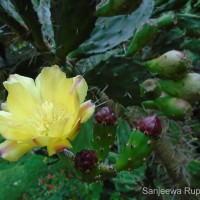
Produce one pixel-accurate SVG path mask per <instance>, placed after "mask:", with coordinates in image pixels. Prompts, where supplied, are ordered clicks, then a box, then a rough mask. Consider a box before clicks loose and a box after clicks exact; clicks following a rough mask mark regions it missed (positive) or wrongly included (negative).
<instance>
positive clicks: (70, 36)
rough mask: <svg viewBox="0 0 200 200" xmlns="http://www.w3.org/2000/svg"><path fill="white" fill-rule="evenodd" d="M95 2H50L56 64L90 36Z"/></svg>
mask: <svg viewBox="0 0 200 200" xmlns="http://www.w3.org/2000/svg"><path fill="white" fill-rule="evenodd" d="M95 6H96V5H95V1H93V0H78V1H74V0H59V1H52V4H51V13H52V22H53V29H54V35H55V42H56V57H57V60H58V62H59V61H61V62H63V60H65V57H66V55H67V54H68V53H69V52H71V51H73V50H75V49H76V48H77V47H78V46H79V45H80V44H81V43H82V42H84V41H85V40H86V39H87V38H88V37H89V35H90V33H91V31H92V30H93V28H94V25H95V21H96V17H95V16H94V11H95Z"/></svg>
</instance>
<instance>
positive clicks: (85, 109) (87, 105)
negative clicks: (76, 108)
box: [80, 100, 95, 123]
mask: <svg viewBox="0 0 200 200" xmlns="http://www.w3.org/2000/svg"><path fill="white" fill-rule="evenodd" d="M94 111H95V104H94V103H92V102H91V101H90V100H89V101H86V102H84V103H83V104H81V107H80V116H81V123H84V122H86V121H87V120H88V119H89V118H90V117H91V116H92V115H93V113H94Z"/></svg>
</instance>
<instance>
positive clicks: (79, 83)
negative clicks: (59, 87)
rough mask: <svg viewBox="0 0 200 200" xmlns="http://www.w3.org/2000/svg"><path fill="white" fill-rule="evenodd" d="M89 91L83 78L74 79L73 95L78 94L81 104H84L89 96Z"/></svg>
mask: <svg viewBox="0 0 200 200" xmlns="http://www.w3.org/2000/svg"><path fill="white" fill-rule="evenodd" d="M87 90H88V85H87V83H86V81H85V79H84V78H83V77H82V76H80V75H78V76H76V77H74V78H73V85H72V90H71V92H72V94H74V93H75V92H77V93H78V95H79V101H80V103H83V102H84V100H85V97H86V95H87Z"/></svg>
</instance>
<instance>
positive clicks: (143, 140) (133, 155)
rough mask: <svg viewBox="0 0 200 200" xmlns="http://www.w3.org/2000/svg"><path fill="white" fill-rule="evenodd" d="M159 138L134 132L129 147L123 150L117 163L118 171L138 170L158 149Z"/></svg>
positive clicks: (137, 131) (130, 137)
mask: <svg viewBox="0 0 200 200" xmlns="http://www.w3.org/2000/svg"><path fill="white" fill-rule="evenodd" d="M156 145H157V138H156V137H152V136H149V135H146V134H144V133H143V132H141V131H139V130H135V131H133V132H132V133H131V134H130V136H129V140H128V143H127V145H126V146H125V147H124V149H123V150H122V152H121V154H120V155H119V157H118V159H117V162H116V170H117V171H121V170H127V169H136V168H138V167H140V166H141V165H142V164H143V162H144V161H146V159H147V157H148V156H149V155H150V154H151V153H152V151H153V150H154V149H155V148H156Z"/></svg>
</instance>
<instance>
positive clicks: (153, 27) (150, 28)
mask: <svg viewBox="0 0 200 200" xmlns="http://www.w3.org/2000/svg"><path fill="white" fill-rule="evenodd" d="M157 32H158V25H157V24H156V23H155V22H154V21H153V20H149V21H147V22H146V23H144V24H143V25H142V26H141V27H139V29H138V30H137V32H136V33H135V35H134V36H133V39H132V41H131V44H130V46H129V47H128V50H127V52H126V56H132V55H134V54H135V53H137V52H138V51H139V50H141V49H142V48H143V47H145V46H146V45H148V44H149V43H150V42H152V41H153V39H154V38H155V36H156V34H157Z"/></svg>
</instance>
